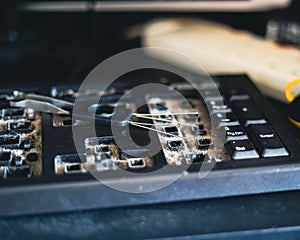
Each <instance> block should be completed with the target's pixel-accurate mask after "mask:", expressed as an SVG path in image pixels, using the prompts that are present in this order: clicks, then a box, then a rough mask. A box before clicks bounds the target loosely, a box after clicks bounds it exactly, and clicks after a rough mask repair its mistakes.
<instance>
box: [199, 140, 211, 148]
mask: <svg viewBox="0 0 300 240" xmlns="http://www.w3.org/2000/svg"><path fill="white" fill-rule="evenodd" d="M210 145H211V141H210V139H208V138H201V139H198V148H199V149H201V150H205V149H208V148H209V147H210Z"/></svg>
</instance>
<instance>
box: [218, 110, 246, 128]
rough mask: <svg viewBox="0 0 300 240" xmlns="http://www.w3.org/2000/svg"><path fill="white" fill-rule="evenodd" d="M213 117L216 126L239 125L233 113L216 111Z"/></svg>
mask: <svg viewBox="0 0 300 240" xmlns="http://www.w3.org/2000/svg"><path fill="white" fill-rule="evenodd" d="M213 117H214V118H215V119H216V120H217V126H218V128H220V127H225V126H238V125H240V123H239V121H238V120H237V118H236V117H235V115H234V114H233V113H216V114H214V116H213Z"/></svg>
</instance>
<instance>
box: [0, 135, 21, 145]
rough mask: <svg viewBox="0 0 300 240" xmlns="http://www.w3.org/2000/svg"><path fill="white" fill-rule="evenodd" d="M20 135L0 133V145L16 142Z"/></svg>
mask: <svg viewBox="0 0 300 240" xmlns="http://www.w3.org/2000/svg"><path fill="white" fill-rule="evenodd" d="M19 139H20V137H19V136H18V135H13V134H3V135H0V145H6V144H18V143H19Z"/></svg>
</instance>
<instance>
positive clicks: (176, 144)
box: [168, 140, 184, 151]
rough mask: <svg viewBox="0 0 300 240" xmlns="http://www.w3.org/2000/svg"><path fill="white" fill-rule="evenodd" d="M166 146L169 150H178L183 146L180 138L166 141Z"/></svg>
mask: <svg viewBox="0 0 300 240" xmlns="http://www.w3.org/2000/svg"><path fill="white" fill-rule="evenodd" d="M168 147H169V149H170V150H171V151H180V150H182V149H183V147H184V146H183V143H182V141H181V140H173V141H168Z"/></svg>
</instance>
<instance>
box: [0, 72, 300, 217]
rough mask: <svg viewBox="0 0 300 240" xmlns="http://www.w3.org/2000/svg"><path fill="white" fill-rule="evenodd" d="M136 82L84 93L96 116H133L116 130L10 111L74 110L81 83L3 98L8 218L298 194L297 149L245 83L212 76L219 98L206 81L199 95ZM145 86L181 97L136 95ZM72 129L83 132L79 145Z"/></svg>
mask: <svg viewBox="0 0 300 240" xmlns="http://www.w3.org/2000/svg"><path fill="white" fill-rule="evenodd" d="M145 71H146V72H145ZM130 74H131V75H130ZM130 74H129V75H128V76H125V77H122V78H121V80H120V81H116V83H115V84H113V85H112V86H110V87H109V88H108V90H105V92H104V95H103V92H102V97H101V99H100V101H99V93H100V92H101V91H102V90H101V89H100V90H98V89H88V90H86V92H85V96H84V97H87V100H86V101H85V102H84V105H85V106H87V109H88V110H89V111H91V112H92V113H94V114H95V113H98V114H102V115H103V116H109V115H110V114H113V113H114V112H113V111H114V110H115V109H117V108H118V109H126V110H130V113H131V115H130V120H129V121H130V126H128V125H126V126H121V125H120V126H116V127H115V128H114V129H112V127H110V126H107V125H104V124H101V123H96V122H91V121H89V120H87V119H85V118H82V119H80V118H79V119H77V118H76V119H72V116H71V115H66V114H51V113H42V112H39V111H35V110H33V109H23V108H18V107H11V106H10V101H11V99H14V98H18V97H19V96H22V94H26V93H35V94H43V95H46V96H50V97H54V98H56V99H60V100H65V101H69V102H74V101H75V98H76V96H78V88H79V86H77V85H72V86H52V87H50V88H37V87H35V88H33V89H30V88H29V89H8V90H2V91H1V94H0V113H1V120H0V184H1V188H0V201H1V204H2V208H1V209H0V216H16V215H27V214H39V213H53V212H64V211H75V210H87V209H96V208H110V207H119V206H133V205H142V204H155V203H167V202H177V201H190V200H198V199H206V198H216V197H217V198H221V197H228V196H237V195H245V194H258V193H266V192H277V191H287V190H295V189H299V184H298V183H299V182H300V174H299V171H300V165H299V161H300V148H299V146H300V145H299V141H298V139H297V138H296V137H295V136H294V135H293V128H292V127H291V126H290V125H288V124H287V119H285V118H283V117H282V116H280V114H278V112H277V111H276V110H275V109H274V108H273V107H272V106H271V105H270V104H269V102H268V101H267V99H266V98H265V97H264V96H263V95H262V94H261V93H260V92H259V91H258V89H257V88H256V87H255V86H254V84H252V82H251V81H250V80H249V78H248V77H247V76H244V75H232V76H229V75H226V76H214V77H213V80H214V83H215V84H216V86H218V91H216V89H214V88H212V86H211V84H209V83H207V82H206V80H205V79H203V80H199V84H200V85H199V86H200V88H201V94H199V92H197V91H196V90H195V88H194V87H193V86H192V85H191V84H189V83H188V82H187V81H184V80H183V79H181V78H180V77H178V76H175V75H173V74H170V73H168V72H164V71H159V72H157V71H153V70H144V71H142V72H133V73H130ZM145 83H160V84H163V85H165V86H167V87H168V88H169V89H172V90H176V91H177V92H179V93H180V96H179V95H174V94H173V93H169V92H168V91H167V92H157V93H151V94H144V95H141V96H138V97H137V96H136V94H134V93H130V90H131V89H133V88H134V87H136V86H138V85H139V84H145ZM125 93H128V94H127V95H126V96H127V97H126V98H125V100H124V99H123V102H122V104H121V105H120V106H119V105H118V104H117V102H118V101H119V100H120V99H121V98H122V96H123V95H124V94H125ZM182 96H183V97H182ZM95 99H98V100H97V101H95ZM137 99H138V100H137ZM139 105H141V106H139ZM137 106H138V107H137ZM91 128H92V129H93V131H90V129H91ZM73 131H79V132H80V133H81V134H79V135H77V138H76V139H75V140H74V138H73V136H74V134H73V133H74V132H73ZM94 132H95V135H93V134H92V133H94ZM116 136H117V137H116Z"/></svg>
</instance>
